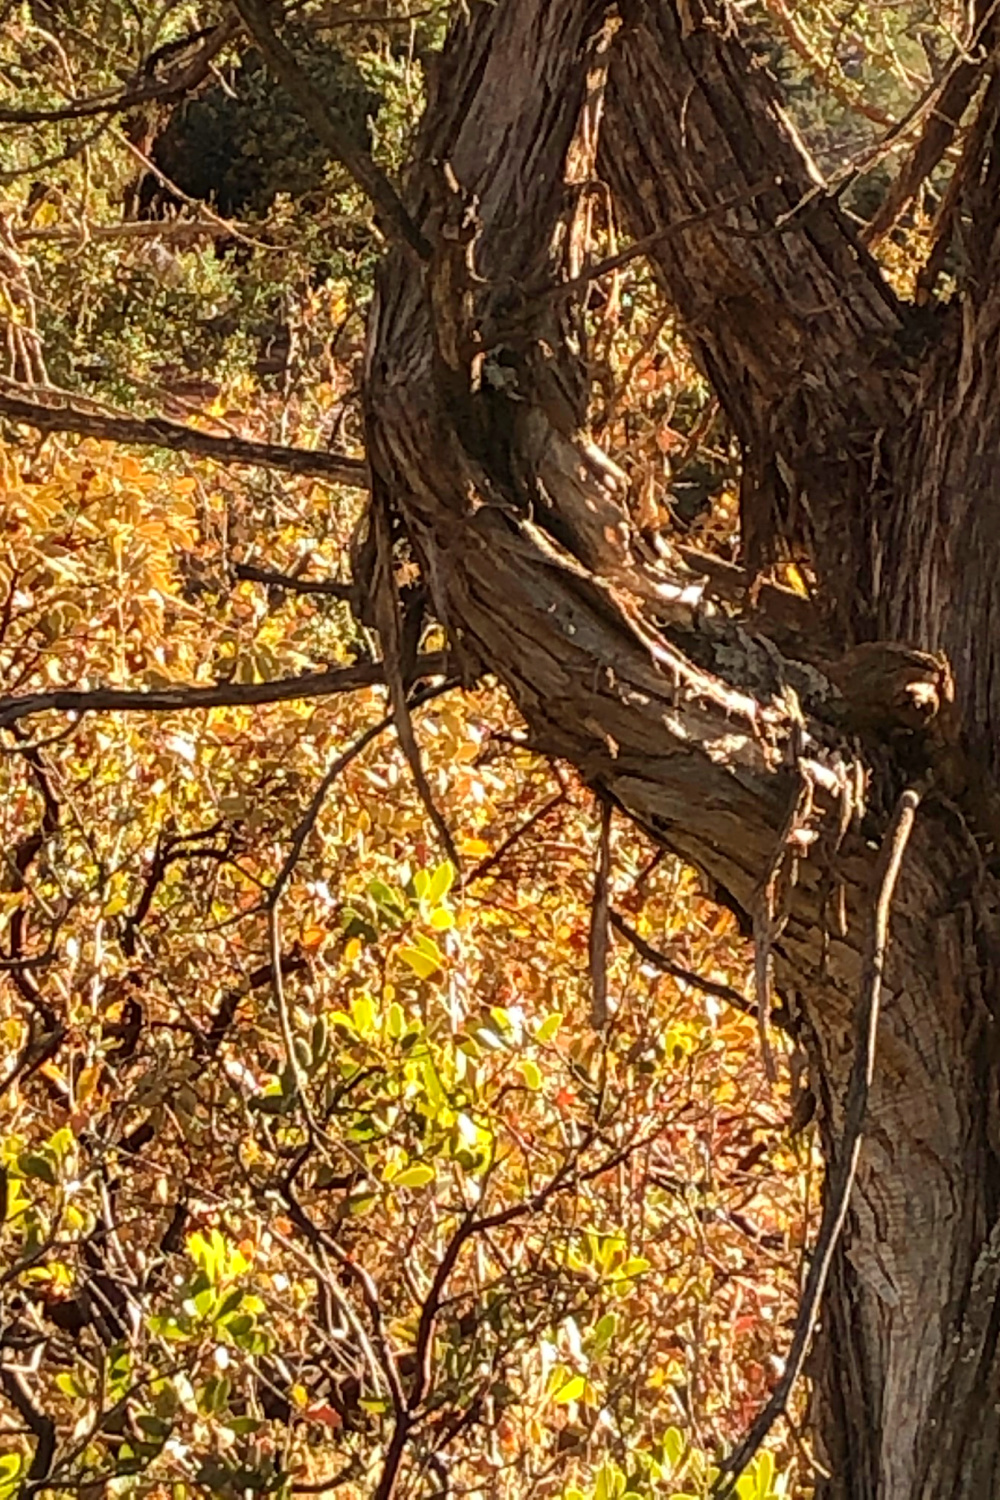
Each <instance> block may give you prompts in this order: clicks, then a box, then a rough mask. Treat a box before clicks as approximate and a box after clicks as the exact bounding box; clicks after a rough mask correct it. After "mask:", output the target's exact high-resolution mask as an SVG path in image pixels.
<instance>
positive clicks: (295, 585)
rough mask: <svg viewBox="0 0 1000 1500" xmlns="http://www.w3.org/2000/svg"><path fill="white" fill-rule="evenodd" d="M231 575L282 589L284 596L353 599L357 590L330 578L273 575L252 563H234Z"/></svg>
mask: <svg viewBox="0 0 1000 1500" xmlns="http://www.w3.org/2000/svg"><path fill="white" fill-rule="evenodd" d="M233 574H234V576H235V577H237V578H242V579H246V580H247V581H248V582H250V583H266V584H267V586H268V588H274V589H284V591H285V593H286V594H323V595H325V596H326V597H327V598H330V599H347V600H350V599H353V598H354V597H355V595H356V593H357V589H356V588H355V586H354V584H352V583H336V582H335V581H334V580H333V579H330V578H320V579H316V580H310V579H308V578H296V577H295V576H294V575H293V574H291V573H275V572H272V571H271V569H270V568H258V567H256V566H255V564H254V563H234V564H233Z"/></svg>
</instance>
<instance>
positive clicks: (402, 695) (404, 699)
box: [370, 490, 461, 870]
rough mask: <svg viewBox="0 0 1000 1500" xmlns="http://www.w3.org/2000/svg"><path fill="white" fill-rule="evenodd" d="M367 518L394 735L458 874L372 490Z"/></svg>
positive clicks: (387, 523)
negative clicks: (414, 706)
mask: <svg viewBox="0 0 1000 1500" xmlns="http://www.w3.org/2000/svg"><path fill="white" fill-rule="evenodd" d="M370 514H371V524H372V527H373V530H374V535H375V573H374V578H373V582H372V588H371V592H372V596H373V600H374V605H375V623H376V625H377V628H378V634H379V641H380V643H381V647H382V659H383V663H384V667H385V680H386V682H387V683H388V686H389V697H390V701H391V703H392V710H393V715H394V717H395V720H396V734H397V736H398V737H399V743H400V746H401V747H402V750H403V754H404V755H405V756H406V760H407V763H408V765H409V767H410V773H411V775H412V776H413V780H414V783H415V785H416V788H417V792H418V793H419V795H420V800H421V802H422V803H423V804H424V807H425V809H426V811H427V816H428V817H429V818H430V820H431V823H432V824H433V825H434V828H435V831H436V832H437V836H438V838H439V839H440V840H441V846H442V848H443V849H444V852H445V854H446V855H447V856H448V858H449V859H450V860H451V862H452V864H453V865H454V866H455V869H456V870H458V869H460V868H461V860H460V859H459V857H458V850H457V849H456V847H455V840H454V839H453V838H452V836H451V829H450V828H449V827H448V824H447V823H446V822H445V819H444V815H443V813H442V812H441V810H440V808H439V807H438V805H437V803H436V802H435V801H434V793H433V792H432V790H431V784H430V782H429V781H428V779H427V772H426V771H425V770H424V765H423V761H422V759H421V756H420V746H419V745H418V744H417V737H416V735H415V734H414V732H413V720H412V718H411V715H410V702H409V698H408V696H407V689H408V685H409V682H410V681H411V680H412V672H411V669H410V664H409V663H408V662H407V661H405V660H404V646H403V634H404V633H403V624H402V620H401V618H400V608H399V594H398V592H397V589H396V580H395V577H394V576H393V565H392V525H391V520H390V516H389V507H388V501H387V499H386V497H385V496H384V495H383V494H382V493H381V492H380V491H379V490H376V491H375V493H374V495H373V497H372V506H371V512H370Z"/></svg>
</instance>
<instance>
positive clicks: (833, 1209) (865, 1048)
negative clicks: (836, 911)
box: [712, 787, 920, 1500]
mask: <svg viewBox="0 0 1000 1500" xmlns="http://www.w3.org/2000/svg"><path fill="white" fill-rule="evenodd" d="M919 805H920V794H919V793H918V792H917V791H916V790H914V789H913V788H912V787H908V788H907V789H906V791H904V792H903V793H902V795H901V796H900V798H899V801H898V802H897V803H896V807H895V810H894V812H893V815H892V821H891V822H890V824H889V827H888V829H887V831H886V835H885V838H884V839H883V841H882V847H881V849H880V851H879V857H878V862H877V864H876V866H875V878H874V882H875V898H874V901H873V903H872V911H871V923H870V927H869V931H868V936H867V939H866V945H865V962H864V968H863V970H862V977H861V993H860V995H859V997H858V1006H857V1011H856V1014H855V1019H854V1035H855V1051H854V1061H853V1064H852V1066H851V1076H850V1080H849V1082H848V1085H847V1098H846V1102H845V1105H844V1133H843V1136H842V1138H841V1143H840V1149H839V1151H838V1152H837V1155H836V1157H835V1159H834V1162H833V1165H832V1167H831V1169H830V1174H829V1180H828V1183H827V1190H826V1195H825V1203H824V1207H823V1217H822V1220H821V1221H820V1228H819V1234H818V1235H817V1237H816V1247H815V1249H814V1251H813V1256H812V1261H811V1262H810V1266H809V1274H808V1276H807V1277H806V1284H805V1288H804V1290H803V1293H802V1302H801V1305H800V1307H799V1311H798V1316H797V1317H796V1320H795V1332H794V1334H793V1336H792V1344H791V1348H790V1349H789V1351H788V1358H787V1359H786V1361H785V1368H784V1371H783V1372H782V1375H781V1378H780V1380H779V1381H778V1383H777V1384H776V1386H775V1387H774V1390H773V1391H772V1392H771V1396H770V1398H769V1400H768V1402H767V1404H766V1406H765V1407H764V1408H763V1410H762V1411H761V1413H760V1415H759V1416H758V1417H757V1418H756V1420H755V1421H754V1423H753V1425H752V1426H751V1428H750V1430H749V1432H748V1433H747V1435H746V1437H744V1438H743V1439H742V1441H741V1442H740V1443H739V1444H738V1445H737V1446H736V1448H735V1449H734V1450H733V1452H732V1453H731V1454H730V1456H729V1457H728V1458H727V1459H725V1461H724V1462H723V1464H722V1466H721V1468H720V1471H719V1476H718V1478H717V1479H716V1481H715V1484H714V1485H713V1486H712V1495H713V1496H714V1497H718V1500H726V1497H728V1496H730V1495H732V1494H733V1493H734V1491H735V1488H736V1482H737V1480H738V1479H739V1477H740V1475H741V1474H742V1473H743V1471H744V1470H745V1469H746V1467H747V1465H748V1464H749V1462H750V1460H751V1459H752V1458H753V1456H754V1454H755V1453H756V1452H757V1450H758V1448H759V1447H760V1445H761V1443H762V1442H763V1441H764V1439H765V1438H766V1437H767V1434H768V1433H769V1432H770V1430H771V1428H772V1427H773V1425H774V1423H775V1422H776V1421H777V1419H778V1417H779V1416H781V1414H782V1413H783V1412H784V1410H785V1407H786V1406H787V1405H788V1401H789V1398H790V1396H791V1394H792V1390H793V1388H794V1386H795V1382H796V1381H797V1380H798V1378H799V1375H800V1374H801V1373H802V1367H803V1365H804V1364H805V1360H806V1355H807V1354H808V1352H809V1345H810V1342H811V1340H812V1335H813V1329H814V1328H815V1325H816V1321H817V1318H818V1316H819V1306H820V1300H821V1298H822V1296H823V1290H824V1288H825V1286H826V1279H827V1276H828V1274H829V1271H830V1265H831V1263H832V1261H833V1254H834V1251H835V1250H836V1248H837V1244H838V1243H839V1240H840V1236H841V1233H842V1232H843V1228H844V1222H845V1220H846V1218H847V1209H848V1204H849V1202H850V1197H851V1190H852V1188H853V1186H854V1179H855V1175H856V1173H857V1169H858V1158H859V1156H860V1154H861V1138H862V1133H863V1130H864V1123H865V1115H866V1113H867V1110H868V1094H869V1090H870V1089H871V1084H872V1078H873V1075H874V1070H875V1043H876V1038H877V1034H878V1017H879V1005H880V1002H881V998H882V978H883V974H884V972H885V957H886V948H887V945H888V940H889V917H890V914H891V911H892V901H893V896H894V894H895V890H896V881H897V879H898V878H899V871H900V867H901V866H902V863H903V855H904V854H905V852H906V846H907V843H908V842H909V838H910V834H911V832H912V830H913V823H914V819H915V818H916V814H917V808H918V807H919Z"/></svg>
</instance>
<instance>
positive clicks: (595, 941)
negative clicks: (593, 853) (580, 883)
mask: <svg viewBox="0 0 1000 1500" xmlns="http://www.w3.org/2000/svg"><path fill="white" fill-rule="evenodd" d="M610 876H611V803H610V802H605V803H604V804H603V805H602V807H601V837H600V842H599V844H598V852H597V869H596V870H595V872H594V896H593V900H592V902H591V908H590V944H589V948H590V983H591V1002H590V1024H591V1025H592V1026H593V1028H594V1030H595V1031H603V1030H604V1028H605V1026H607V1024H608V885H609V883H610Z"/></svg>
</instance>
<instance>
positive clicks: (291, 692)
mask: <svg viewBox="0 0 1000 1500" xmlns="http://www.w3.org/2000/svg"><path fill="white" fill-rule="evenodd" d="M449 660H450V658H449V656H448V653H447V652H446V651H432V652H428V653H427V654H426V655H425V656H421V657H418V658H417V662H416V664H415V674H414V675H415V676H418V677H439V676H441V675H442V674H443V673H445V672H447V670H448V663H449ZM384 682H385V668H384V664H383V663H382V662H379V661H364V662H357V663H355V664H354V665H353V666H350V667H334V668H331V669H330V670H329V671H326V672H302V673H300V674H299V675H298V676H296V677H279V678H277V679H276V680H275V681H274V682H213V683H209V684H207V685H206V686H205V687H196V686H193V685H188V684H185V685H183V686H181V687H169V688H54V689H53V690H52V691H51V692H47V693H24V694H20V695H15V696H11V697H7V698H0V728H5V727H7V726H8V725H10V724H14V723H17V722H18V721H20V720H21V719H28V718H31V717H32V716H33V715H35V714H44V713H52V712H55V713H70V714H92V713H172V712H175V711H177V710H181V709H189V708H198V709H201V708H239V707H250V706H256V705H258V704H262V703H289V702H293V701H296V700H298V699H303V698H327V697H332V696H333V695H334V694H336V693H353V692H354V691H356V689H358V688H362V687H372V686H373V685H376V684H379V683H384Z"/></svg>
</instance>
